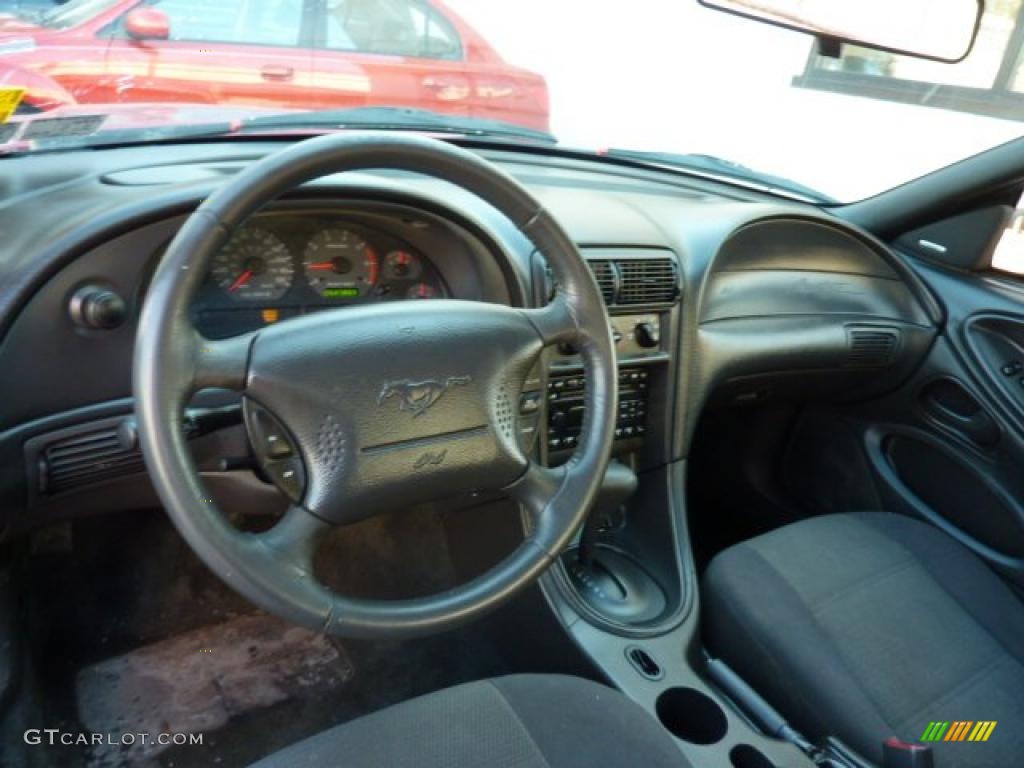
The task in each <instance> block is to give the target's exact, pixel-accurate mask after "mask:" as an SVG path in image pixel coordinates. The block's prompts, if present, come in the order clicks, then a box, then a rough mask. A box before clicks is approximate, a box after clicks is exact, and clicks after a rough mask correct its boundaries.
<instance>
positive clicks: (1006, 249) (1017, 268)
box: [992, 198, 1024, 275]
mask: <svg viewBox="0 0 1024 768" xmlns="http://www.w3.org/2000/svg"><path fill="white" fill-rule="evenodd" d="M992 268H993V269H998V270H1001V271H1003V272H1013V273H1014V274H1017V275H1024V198H1021V200H1020V202H1018V203H1017V210H1016V211H1014V213H1013V218H1012V219H1011V220H1010V226H1008V227H1007V228H1006V231H1005V232H1004V233H1003V236H1002V238H1000V240H999V245H998V246H997V247H996V252H995V254H993V256H992Z"/></svg>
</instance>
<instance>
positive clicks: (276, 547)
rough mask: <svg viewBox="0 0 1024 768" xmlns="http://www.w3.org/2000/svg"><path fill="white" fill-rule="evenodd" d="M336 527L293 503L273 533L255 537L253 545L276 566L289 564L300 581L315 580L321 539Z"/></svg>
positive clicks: (255, 535) (266, 532) (253, 537)
mask: <svg viewBox="0 0 1024 768" xmlns="http://www.w3.org/2000/svg"><path fill="white" fill-rule="evenodd" d="M332 527H333V526H332V525H331V524H330V523H328V522H327V521H325V520H322V519H320V518H319V517H317V516H316V515H314V514H312V513H310V512H309V511H308V510H306V509H304V508H303V507H301V506H299V505H297V504H292V505H291V506H289V508H288V511H287V512H285V514H284V516H283V517H282V518H281V519H280V520H279V521H278V522H277V524H276V525H275V526H274V527H273V528H271V529H270V530H269V531H265V532H263V533H258V534H252V542H253V543H254V544H255V545H256V546H257V547H260V548H262V549H263V550H264V551H265V552H266V553H267V554H269V555H270V556H271V557H272V558H273V560H274V561H275V563H277V564H286V565H287V566H288V567H289V568H290V569H292V571H293V574H294V575H295V576H296V577H298V578H309V579H312V578H313V558H314V556H315V555H316V549H317V545H318V543H319V539H320V537H321V536H322V535H323V534H324V533H325V532H326V531H328V530H329V529H331V528H332Z"/></svg>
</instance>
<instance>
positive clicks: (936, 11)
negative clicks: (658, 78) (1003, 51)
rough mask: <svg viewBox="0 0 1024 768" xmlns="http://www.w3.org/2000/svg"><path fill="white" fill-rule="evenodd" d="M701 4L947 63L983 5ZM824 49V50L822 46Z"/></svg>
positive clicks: (956, 1)
mask: <svg viewBox="0 0 1024 768" xmlns="http://www.w3.org/2000/svg"><path fill="white" fill-rule="evenodd" d="M699 2H700V3H701V5H704V6H707V7H708V8H714V9H716V10H719V11H726V12H728V13H734V14H737V15H739V16H745V17H747V18H750V19H755V20H757V21H764V22H767V23H769V24H775V25H777V26H781V27H786V28H788V29H795V30H797V31H799V32H807V33H809V34H812V35H815V36H817V37H818V38H819V40H821V41H823V42H824V43H826V44H827V45H828V46H829V47H831V48H833V49H835V48H838V44H839V43H854V44H856V45H862V46H865V47H868V48H880V49H882V50H885V51H892V52H894V53H904V54H909V55H910V56H917V57H920V58H925V59H937V60H939V61H947V62H950V63H953V62H957V61H961V60H963V59H964V58H965V57H966V56H967V54H968V53H970V52H971V46H972V45H974V38H975V36H976V35H977V34H978V25H979V23H980V22H981V14H982V11H984V0H699ZM823 47H824V46H823Z"/></svg>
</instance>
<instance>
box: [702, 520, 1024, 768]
mask: <svg viewBox="0 0 1024 768" xmlns="http://www.w3.org/2000/svg"><path fill="white" fill-rule="evenodd" d="M703 594H704V600H705V602H704V611H705V613H704V640H705V643H706V645H707V647H708V648H709V650H710V651H711V652H712V654H713V655H715V656H718V657H720V658H722V659H723V660H724V661H726V663H728V664H729V665H730V666H731V667H733V668H734V669H735V670H736V671H737V672H738V673H739V674H740V675H741V676H742V677H744V678H745V679H746V680H747V681H748V682H749V683H751V684H752V685H753V686H754V687H755V688H756V689H757V690H758V691H760V692H761V693H762V694H763V695H764V696H765V698H767V699H768V700H769V701H770V702H771V703H772V704H774V705H775V706H776V707H777V708H778V709H779V710H780V711H782V712H783V714H785V715H786V716H787V717H788V718H789V719H790V721H791V722H792V723H793V724H794V725H796V726H797V727H798V728H799V729H801V730H803V731H804V732H805V733H806V734H808V735H810V736H812V737H820V736H823V735H825V734H834V735H836V736H838V737H839V738H841V739H842V740H843V741H845V742H846V743H847V744H849V745H850V746H852V747H854V748H855V749H857V750H858V751H860V752H862V753H863V754H864V756H865V757H868V758H871V759H874V760H876V761H880V760H881V744H882V742H883V740H884V739H886V738H888V737H890V736H899V737H900V738H902V739H905V740H909V741H915V740H918V739H920V738H921V736H922V735H923V733H924V731H925V728H926V727H927V726H928V723H929V722H930V721H932V720H943V721H945V720H948V721H957V720H967V721H979V720H995V721H998V725H997V726H996V728H995V730H994V731H993V732H992V735H991V737H990V738H989V741H988V742H986V743H966V742H965V743H939V744H938V745H937V746H936V765H937V768H947V767H950V766H957V767H960V766H962V767H963V768H997V767H998V766H1007V768H1013V767H1014V766H1022V765H1024V663H1022V662H1024V604H1022V603H1021V601H1020V600H1019V599H1018V597H1017V596H1016V595H1015V594H1014V593H1013V592H1012V591H1011V590H1010V589H1009V588H1008V587H1007V586H1006V584H1005V583H1004V582H1003V581H1002V580H1001V579H999V578H998V577H997V576H996V575H995V574H994V573H993V572H992V571H991V570H989V568H988V567H987V566H986V565H985V564H984V563H983V562H982V561H981V560H980V559H979V558H978V557H976V556H975V555H974V554H973V553H972V552H970V551H969V550H968V549H966V548H965V547H963V546H961V545H960V544H958V543H957V542H955V541H954V540H953V539H952V538H950V537H949V536H947V535H946V534H944V533H942V532H941V531H939V530H938V529H936V528H934V527H932V526H929V525H926V524H924V523H921V522H918V521H915V520H912V519H910V518H907V517H904V516H900V515H889V514H881V513H862V514H850V515H829V516H823V517H817V518H812V519H809V520H805V521H802V522H799V523H794V524H793V525H789V526H786V527H785V528H781V529H779V530H776V531H772V532H771V533H768V534H766V535H764V536H759V537H757V538H755V539H751V540H750V541H746V542H743V543H742V544H738V545H736V546H734V547H732V548H730V549H728V550H726V551H724V552H722V553H721V554H719V555H718V556H717V557H716V558H715V559H714V560H713V561H712V563H711V565H710V566H709V567H708V570H707V572H706V574H705V577H704V590H703Z"/></svg>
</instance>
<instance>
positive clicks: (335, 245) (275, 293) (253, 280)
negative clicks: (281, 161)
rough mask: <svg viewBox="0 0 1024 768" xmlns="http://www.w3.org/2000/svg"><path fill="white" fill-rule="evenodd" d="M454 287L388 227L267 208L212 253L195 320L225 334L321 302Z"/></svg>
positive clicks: (437, 292)
mask: <svg viewBox="0 0 1024 768" xmlns="http://www.w3.org/2000/svg"><path fill="white" fill-rule="evenodd" d="M448 295H449V292H448V290H447V287H446V285H445V282H444V280H443V278H442V276H441V274H440V272H439V271H438V270H437V268H436V267H435V265H434V264H433V263H432V262H431V261H430V260H429V259H428V258H427V257H426V256H425V255H424V254H422V253H420V252H418V251H417V250H415V249H414V248H413V247H411V246H410V245H408V244H407V243H405V242H403V241H401V240H400V239H399V238H396V237H395V236H393V235H391V234H390V233H388V232H385V231H381V230H377V229H374V228H370V227H367V226H365V225H363V224H361V223H358V222H354V221H350V220H347V219H344V218H340V217H337V216H330V215H326V214H325V215H320V214H303V215H285V214H277V215H275V214H267V215H264V216H258V217H255V218H254V219H253V220H252V222H250V223H249V224H246V225H245V226H244V227H242V228H241V229H239V230H238V231H236V232H235V233H234V235H233V236H232V237H231V239H230V240H229V241H228V242H227V244H225V245H224V247H223V248H222V249H221V250H220V252H219V253H218V254H217V255H216V256H215V257H214V259H213V263H212V265H211V267H210V272H209V275H208V276H207V279H206V281H205V283H204V285H203V288H202V289H201V290H200V292H199V295H198V296H197V297H196V301H195V303H194V305H193V321H194V323H195V325H196V328H197V329H198V330H199V331H200V332H201V333H202V334H203V335H204V336H206V337H207V338H210V339H219V338H227V337H230V336H234V335H237V334H240V333H246V332H248V331H251V330H255V329H256V328H259V327H261V326H263V325H267V324H269V323H275V322H280V321H281V320H285V319H287V318H289V317H294V316H297V315H301V314H306V313H308V312H315V311H318V310H321V309H330V308H335V307H340V306H348V305H355V304H365V303H369V302H381V301H402V300H423V299H433V298H443V297H447V296H448Z"/></svg>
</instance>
